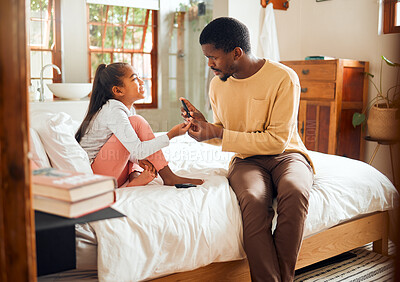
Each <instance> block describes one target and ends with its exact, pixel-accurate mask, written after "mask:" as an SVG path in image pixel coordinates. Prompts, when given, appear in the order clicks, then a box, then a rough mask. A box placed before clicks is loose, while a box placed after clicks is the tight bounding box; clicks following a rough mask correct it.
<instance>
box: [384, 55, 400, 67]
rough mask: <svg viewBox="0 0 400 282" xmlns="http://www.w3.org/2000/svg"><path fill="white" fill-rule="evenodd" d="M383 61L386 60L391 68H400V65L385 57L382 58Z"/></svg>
mask: <svg viewBox="0 0 400 282" xmlns="http://www.w3.org/2000/svg"><path fill="white" fill-rule="evenodd" d="M382 60H384V61H385V62H386V64H388V65H389V66H391V67H400V64H398V63H393V62H391V61H389V60H388V59H387V58H386V57H385V56H382Z"/></svg>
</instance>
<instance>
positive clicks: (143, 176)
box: [126, 169, 156, 187]
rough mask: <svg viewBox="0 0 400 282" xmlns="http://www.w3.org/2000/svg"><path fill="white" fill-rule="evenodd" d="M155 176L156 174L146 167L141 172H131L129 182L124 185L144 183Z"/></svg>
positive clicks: (130, 185)
mask: <svg viewBox="0 0 400 282" xmlns="http://www.w3.org/2000/svg"><path fill="white" fill-rule="evenodd" d="M155 177H156V175H155V174H154V173H153V172H151V171H149V170H147V169H145V170H143V171H142V172H141V173H140V172H137V171H135V172H132V173H131V174H130V175H129V183H128V185H126V187H132V186H143V185H146V184H148V183H149V182H150V181H152V180H153V179H154V178H155Z"/></svg>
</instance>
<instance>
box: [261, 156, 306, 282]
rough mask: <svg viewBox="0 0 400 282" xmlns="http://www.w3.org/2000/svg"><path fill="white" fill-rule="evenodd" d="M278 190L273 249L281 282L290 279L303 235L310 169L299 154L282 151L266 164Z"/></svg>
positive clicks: (292, 275) (292, 276)
mask: <svg viewBox="0 0 400 282" xmlns="http://www.w3.org/2000/svg"><path fill="white" fill-rule="evenodd" d="M268 165H269V166H268V167H267V169H268V170H269V171H270V172H271V175H272V181H273V182H274V185H275V187H276V190H277V204H278V205H277V213H278V220H277V225H276V229H275V232H274V242H275V248H276V252H277V255H278V261H279V266H280V271H281V277H282V281H293V279H294V269H295V265H296V261H297V256H298V253H299V250H300V246H301V241H302V238H303V229H304V221H305V219H306V217H307V211H308V199H309V193H310V189H311V186H312V183H313V172H312V168H311V166H310V165H309V164H308V162H307V160H306V159H305V158H304V157H303V156H302V155H301V154H299V153H284V154H281V155H279V156H276V157H275V158H274V161H273V162H269V163H268Z"/></svg>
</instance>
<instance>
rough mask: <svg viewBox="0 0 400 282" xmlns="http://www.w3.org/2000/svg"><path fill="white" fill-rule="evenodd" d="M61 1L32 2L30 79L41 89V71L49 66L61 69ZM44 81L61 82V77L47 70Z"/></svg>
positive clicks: (34, 0) (51, 70) (41, 0)
mask: <svg viewBox="0 0 400 282" xmlns="http://www.w3.org/2000/svg"><path fill="white" fill-rule="evenodd" d="M56 19H60V0H31V1H30V12H29V21H28V23H29V50H30V68H31V71H30V77H31V83H32V85H33V86H34V88H36V89H37V88H38V87H39V80H40V71H41V70H42V67H43V66H45V65H47V64H55V65H57V66H58V67H59V68H60V69H61V36H60V34H61V32H60V28H61V27H60V21H59V20H56ZM43 77H44V81H47V82H61V75H59V74H58V72H57V71H56V70H54V69H53V68H47V69H46V70H45V72H44V74H43Z"/></svg>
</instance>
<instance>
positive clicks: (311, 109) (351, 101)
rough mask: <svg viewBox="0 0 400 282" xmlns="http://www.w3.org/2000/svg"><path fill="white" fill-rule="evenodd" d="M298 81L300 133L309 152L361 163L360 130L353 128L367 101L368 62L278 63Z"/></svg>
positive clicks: (362, 144) (362, 145)
mask: <svg viewBox="0 0 400 282" xmlns="http://www.w3.org/2000/svg"><path fill="white" fill-rule="evenodd" d="M281 63H283V64H285V65H287V66H289V67H290V68H292V69H293V70H294V71H295V72H296V73H297V74H298V76H299V78H300V85H301V96H300V108H299V123H298V128H299V134H300V136H301V138H302V140H303V142H304V144H305V145H306V147H307V148H308V149H309V150H312V151H318V152H323V153H328V154H335V155H340V156H346V157H349V158H353V159H359V160H362V159H363V158H364V140H363V136H362V132H361V127H360V126H358V127H356V128H354V127H353V125H352V119H353V113H354V112H361V111H362V109H363V108H365V106H366V102H367V99H368V79H367V77H366V76H365V74H364V73H365V72H368V66H369V63H368V62H361V61H355V60H348V59H335V60H306V61H283V62H281Z"/></svg>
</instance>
